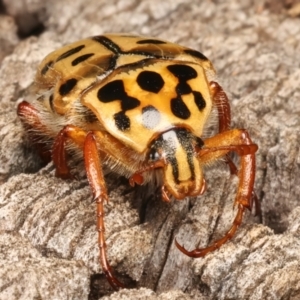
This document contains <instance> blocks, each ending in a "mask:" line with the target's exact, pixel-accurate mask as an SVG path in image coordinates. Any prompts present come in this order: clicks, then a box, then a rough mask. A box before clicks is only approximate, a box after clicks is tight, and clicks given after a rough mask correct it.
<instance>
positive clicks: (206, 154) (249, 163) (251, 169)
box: [175, 129, 258, 257]
mask: <svg viewBox="0 0 300 300" xmlns="http://www.w3.org/2000/svg"><path fill="white" fill-rule="evenodd" d="M257 149H258V147H257V145H256V144H253V143H252V141H251V139H250V137H249V135H248V132H247V131H246V130H240V129H234V130H228V131H224V132H222V133H219V134H217V135H216V136H214V137H211V138H209V139H207V140H205V141H204V147H203V148H202V149H200V150H199V152H198V156H199V159H200V161H201V163H203V164H206V163H209V162H212V161H214V160H216V159H218V158H220V157H221V156H224V155H226V154H227V153H228V152H229V151H235V152H236V153H237V154H238V155H239V156H240V157H241V161H240V170H239V172H238V177H239V186H238V190H237V195H236V198H235V202H234V205H236V206H237V209H238V211H237V214H236V217H235V219H234V221H233V224H232V226H231V228H230V229H229V230H228V231H227V233H226V234H225V235H224V237H223V238H221V239H219V240H217V241H216V242H214V243H213V245H211V246H209V247H207V248H203V249H195V250H192V251H188V250H186V249H185V248H184V247H183V246H181V245H180V244H179V243H178V242H177V241H176V240H175V243H176V246H177V247H178V249H179V250H181V251H182V252H183V253H185V254H186V255H188V256H190V257H202V256H204V255H206V254H207V253H208V252H211V251H213V250H215V249H218V248H219V247H221V246H222V245H223V244H224V243H226V242H227V241H228V240H229V239H231V238H232V237H233V235H234V234H235V232H236V230H237V229H238V227H239V226H240V224H241V222H242V218H243V214H244V211H245V209H246V208H248V209H251V208H252V191H253V186H254V178H255V152H256V151H257Z"/></svg>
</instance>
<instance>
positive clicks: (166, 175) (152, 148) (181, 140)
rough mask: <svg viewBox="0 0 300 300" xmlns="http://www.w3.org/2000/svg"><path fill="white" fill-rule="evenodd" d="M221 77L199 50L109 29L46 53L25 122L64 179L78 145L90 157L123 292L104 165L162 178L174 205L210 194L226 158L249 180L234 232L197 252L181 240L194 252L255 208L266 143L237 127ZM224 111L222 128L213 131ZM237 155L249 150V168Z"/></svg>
mask: <svg viewBox="0 0 300 300" xmlns="http://www.w3.org/2000/svg"><path fill="white" fill-rule="evenodd" d="M214 76H215V70H214V68H213V65H212V63H211V62H210V61H209V60H208V59H207V57H206V56H204V55H203V54H202V53H200V52H198V51H196V50H193V49H190V48H187V47H184V46H180V45H177V44H173V43H170V42H166V41H164V40H160V39H156V38H151V37H142V36H135V35H129V34H106V35H100V36H93V37H90V38H87V39H84V40H80V41H77V42H75V43H72V44H69V45H66V46H64V47H62V48H60V49H58V50H56V51H54V52H52V53H50V54H49V55H48V56H46V58H45V59H44V60H43V61H42V62H41V64H40V65H39V67H38V70H37V73H36V77H35V86H36V94H37V96H36V97H35V99H34V100H33V101H32V102H31V103H29V102H27V101H22V102H21V103H20V104H19V105H18V109H17V113H18V115H19V117H20V119H21V121H22V123H23V126H24V127H25V129H26V130H27V132H28V134H29V137H30V138H31V139H32V140H33V141H34V143H35V144H36V147H37V149H38V151H39V153H40V155H41V156H42V157H43V158H44V159H45V160H52V161H53V163H54V166H55V168H56V176H58V177H61V178H69V177H70V176H71V174H70V169H69V167H68V163H67V152H68V149H69V147H71V148H73V149H74V150H75V151H77V152H79V153H80V154H81V155H82V156H83V160H84V165H85V169H86V174H87V178H88V181H89V184H90V187H91V190H92V194H93V198H94V201H95V202H96V205H97V230H98V245H99V253H100V255H99V256H100V263H101V266H102V269H103V272H104V273H105V275H106V277H107V279H108V281H109V283H110V284H111V285H112V287H114V288H115V289H118V288H119V287H123V286H124V285H123V284H122V283H121V282H120V281H119V280H118V279H117V278H116V277H115V276H114V274H113V271H112V269H111V267H110V265H109V263H108V261H107V256H106V245H105V234H104V227H105V226H104V208H103V205H104V202H105V201H107V200H108V195H107V190H106V184H105V178H104V175H103V168H104V167H106V168H109V169H110V170H111V171H112V172H116V173H118V174H121V175H124V176H126V177H127V178H129V182H130V184H131V185H134V184H144V183H147V182H150V181H152V180H154V178H157V177H158V178H159V180H158V181H159V183H158V184H159V185H160V186H161V193H162V198H163V200H165V201H167V202H169V201H170V199H171V198H175V199H177V200H181V199H184V198H186V197H195V196H198V195H201V194H203V193H204V192H205V190H206V181H205V178H204V173H203V168H204V167H205V166H206V165H208V164H210V163H211V162H214V161H216V160H218V159H220V158H221V157H225V161H226V162H227V164H228V165H229V167H230V171H231V173H232V174H236V175H237V176H238V178H239V185H238V188H237V194H236V198H235V201H234V204H235V205H236V206H237V215H236V217H235V219H234V221H233V224H232V226H231V228H230V229H229V230H228V232H227V233H226V234H225V235H224V237H223V238H221V239H219V240H217V241H215V242H214V243H213V244H212V245H211V246H209V247H207V248H204V249H195V250H192V251H187V250H186V249H185V248H184V247H182V246H181V245H180V244H179V243H178V242H177V241H176V240H175V243H176V246H177V247H178V249H179V250H180V251H182V252H183V253H185V254H186V255H188V256H191V257H202V256H204V255H206V254H207V253H208V252H210V251H213V250H215V249H217V248H219V247H221V246H222V245H223V244H224V243H225V242H226V241H228V240H229V239H230V238H232V236H233V235H234V233H235V232H236V230H237V228H238V227H239V226H240V224H241V222H242V217H243V214H244V212H245V209H251V208H252V204H253V197H252V194H253V186H254V179H255V152H256V151H257V149H258V147H257V145H256V144H254V143H253V142H252V140H251V138H250V136H249V134H248V132H247V131H246V130H245V129H231V128H230V123H231V115H230V104H229V101H228V98H227V96H226V93H225V92H224V90H223V89H222V87H221V86H220V85H219V84H218V83H217V82H216V81H215V80H214ZM214 111H216V112H217V119H218V122H219V126H218V132H217V133H216V134H215V135H213V136H210V137H207V138H204V131H205V128H206V127H207V126H208V124H209V123H210V122H209V121H210V120H211V119H212V115H213V112H214ZM66 145H68V147H67V146H66ZM67 148H68V149H67ZM230 152H235V153H237V154H238V155H239V156H240V167H239V170H238V169H237V168H236V166H235V164H234V163H233V162H232V160H231V159H230V157H229V156H228V154H229V153H230Z"/></svg>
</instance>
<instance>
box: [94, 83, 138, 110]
mask: <svg viewBox="0 0 300 300" xmlns="http://www.w3.org/2000/svg"><path fill="white" fill-rule="evenodd" d="M97 97H98V99H99V100H100V101H101V102H104V103H108V102H111V101H115V100H120V101H121V109H122V110H123V111H126V110H129V109H133V108H136V107H138V106H139V105H140V101H139V100H138V99H136V98H133V97H130V96H128V95H127V93H126V91H125V89H124V83H123V81H122V80H114V81H111V82H109V83H108V84H106V85H105V86H103V87H102V88H100V89H99V90H98V94H97Z"/></svg>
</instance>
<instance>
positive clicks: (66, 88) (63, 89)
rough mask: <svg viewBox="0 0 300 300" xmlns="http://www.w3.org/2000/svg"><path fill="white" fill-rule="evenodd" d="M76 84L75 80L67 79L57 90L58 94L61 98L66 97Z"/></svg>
mask: <svg viewBox="0 0 300 300" xmlns="http://www.w3.org/2000/svg"><path fill="white" fill-rule="evenodd" d="M76 84H77V79H75V78H71V79H68V80H67V81H66V82H65V83H63V84H62V85H61V86H60V88H59V91H58V92H59V94H60V95H61V96H65V95H67V94H68V93H69V92H71V91H72V89H73V88H74V87H75V85H76Z"/></svg>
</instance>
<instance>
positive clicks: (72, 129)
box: [52, 125, 124, 289]
mask: <svg viewBox="0 0 300 300" xmlns="http://www.w3.org/2000/svg"><path fill="white" fill-rule="evenodd" d="M67 140H71V141H72V142H73V143H74V144H76V145H77V146H78V147H79V148H80V149H82V150H83V155H84V162H85V168H86V173H87V177H88V180H89V184H90V186H91V189H92V193H93V198H94V200H95V202H96V204H97V231H98V245H99V251H100V263H101V267H102V270H103V272H104V274H105V276H106V278H107V280H108V282H109V283H110V285H111V286H112V287H113V288H114V289H118V288H119V287H124V285H123V284H122V283H121V282H120V281H118V279H117V278H115V277H114V275H113V273H112V269H111V267H110V265H109V263H108V261H107V257H106V244H105V227H104V208H103V202H104V201H105V200H106V201H107V200H108V197H107V191H106V186H105V180H104V178H103V172H102V162H101V158H100V155H99V151H100V150H102V151H107V153H110V152H112V149H114V152H115V153H118V152H119V151H121V152H122V150H124V149H121V148H118V149H116V147H114V148H112V149H111V147H112V145H116V144H115V143H116V141H115V140H114V138H112V137H111V136H106V135H105V134H103V133H102V132H99V131H97V132H92V131H90V132H88V133H87V132H85V131H84V130H82V129H81V128H79V127H76V126H73V125H67V126H65V127H64V128H63V129H62V130H61V131H60V132H59V134H58V136H57V138H56V139H55V142H54V147H53V155H52V156H53V161H54V164H55V165H56V167H57V171H58V173H59V175H62V174H63V175H67V174H68V171H69V168H68V166H67V163H66V149H65V143H66V141H67ZM97 142H98V145H97Z"/></svg>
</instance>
